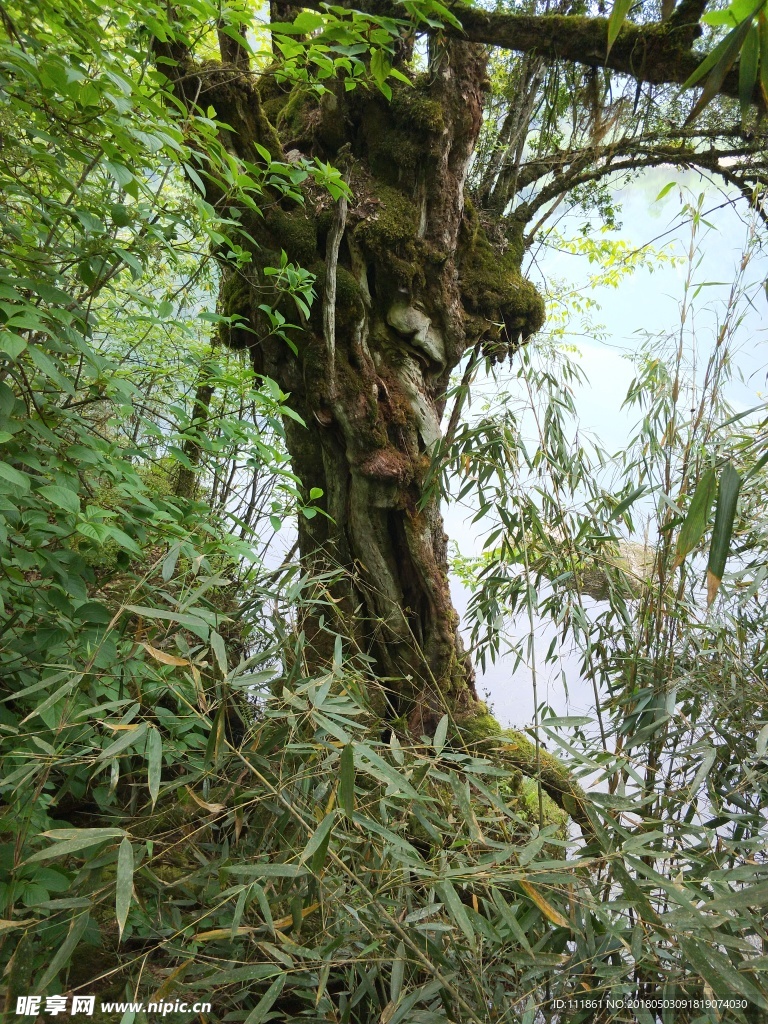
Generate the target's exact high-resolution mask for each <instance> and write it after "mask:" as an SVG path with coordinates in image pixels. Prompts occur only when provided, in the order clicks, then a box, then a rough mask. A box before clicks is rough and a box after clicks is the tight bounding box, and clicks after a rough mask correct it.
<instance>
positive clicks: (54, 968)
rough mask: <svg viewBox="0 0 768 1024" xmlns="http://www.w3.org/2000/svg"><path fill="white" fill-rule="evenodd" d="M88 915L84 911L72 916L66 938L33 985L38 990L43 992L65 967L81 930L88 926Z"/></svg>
mask: <svg viewBox="0 0 768 1024" xmlns="http://www.w3.org/2000/svg"><path fill="white" fill-rule="evenodd" d="M88 920H89V915H88V913H87V911H86V913H84V914H80V916H79V917H76V918H73V920H72V923H71V924H70V926H69V931H68V932H67V935H66V938H65V939H64V941H63V942H62V944H61V945H60V946H59V948H58V949H57V950H56V952H55V953H54V955H53V959H52V960H51V962H50V964H49V965H48V969H47V970H46V972H45V974H44V975H43V976H42V978H40V979H39V981H37V982H36V985H35V987H36V988H37V990H38V991H39V992H44V991H45V989H46V986H47V985H48V984H49V983H50V982H51V981H53V979H54V978H55V977H56V975H57V974H58V973H59V971H60V970H61V969H62V967H66V966H67V964H68V963H69V961H70V958H71V956H72V954H73V953H74V951H75V949H76V948H77V944H78V942H79V941H80V939H81V937H82V935H83V932H84V931H85V929H86V928H87V927H88Z"/></svg>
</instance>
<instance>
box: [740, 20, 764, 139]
mask: <svg viewBox="0 0 768 1024" xmlns="http://www.w3.org/2000/svg"><path fill="white" fill-rule="evenodd" d="M759 61H760V34H759V31H758V28H757V25H755V24H753V25H751V26H750V29H749V32H748V33H747V38H746V39H745V40H744V45H743V46H742V48H741V56H740V57H739V103H740V104H741V119H742V121H744V120H745V119H746V117H747V114H748V113H749V107H750V104H751V103H752V95H753V93H754V91H755V83H756V82H757V68H758V63H759Z"/></svg>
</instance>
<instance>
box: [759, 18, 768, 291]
mask: <svg viewBox="0 0 768 1024" xmlns="http://www.w3.org/2000/svg"><path fill="white" fill-rule="evenodd" d="M757 31H758V35H759V37H760V92H761V93H762V96H763V103H764V104H765V105H766V106H767V107H768V16H767V15H766V12H765V9H763V10H762V11H761V12H760V16H759V18H758V19H757ZM766 295H768V289H766Z"/></svg>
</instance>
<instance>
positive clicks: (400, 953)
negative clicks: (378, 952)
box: [389, 942, 405, 1005]
mask: <svg viewBox="0 0 768 1024" xmlns="http://www.w3.org/2000/svg"><path fill="white" fill-rule="evenodd" d="M404 977H405V943H404V942H399V943H398V944H397V952H396V953H395V959H394V960H393V961H392V973H391V974H390V976H389V998H390V1001H391V1002H392V1003H394V1004H395V1005H396V1004H397V1001H398V999H399V998H400V993H401V992H402V991H403V978H404Z"/></svg>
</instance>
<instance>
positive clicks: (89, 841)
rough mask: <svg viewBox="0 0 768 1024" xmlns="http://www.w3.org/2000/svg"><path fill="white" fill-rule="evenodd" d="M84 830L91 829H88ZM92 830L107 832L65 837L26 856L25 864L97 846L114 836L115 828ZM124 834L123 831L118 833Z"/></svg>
mask: <svg viewBox="0 0 768 1024" xmlns="http://www.w3.org/2000/svg"><path fill="white" fill-rule="evenodd" d="M84 831H91V830H90V829H87V830H84ZM92 831H93V832H101V833H107V834H106V835H104V834H102V835H90V836H84V837H83V838H82V839H66V840H64V842H59V843H54V844H53V846H49V847H47V848H46V849H45V850H38V851H37V853H33V854H32V856H31V857H27V859H26V861H24V863H25V864H34V863H36V862H38V861H41V860H55V859H56V858H57V857H70V856H72V854H73V853H79V852H80V851H81V850H87V849H88V848H89V847H91V846H98V845H99V844H100V843H103V842H106V841H107V840H108V839H111V838H113V837H114V836H115V832H116V829H108V828H107V829H93V830H92ZM118 834H119V835H125V833H124V832H121V833H118Z"/></svg>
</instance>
